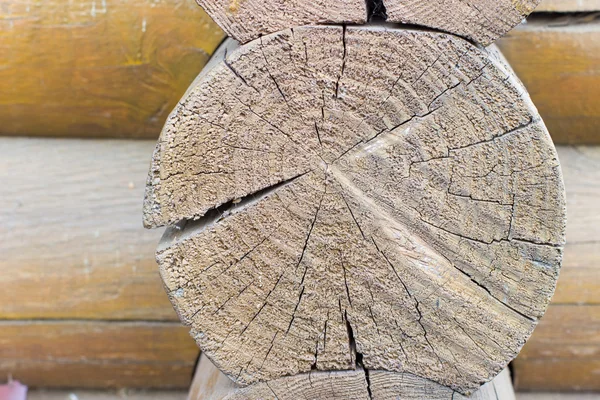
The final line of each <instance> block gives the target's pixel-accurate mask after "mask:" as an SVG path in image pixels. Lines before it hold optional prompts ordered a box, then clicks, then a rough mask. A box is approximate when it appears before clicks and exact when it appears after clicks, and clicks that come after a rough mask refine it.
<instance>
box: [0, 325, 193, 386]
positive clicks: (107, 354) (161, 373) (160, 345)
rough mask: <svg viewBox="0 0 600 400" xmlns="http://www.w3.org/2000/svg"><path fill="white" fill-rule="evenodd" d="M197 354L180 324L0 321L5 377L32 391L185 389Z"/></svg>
mask: <svg viewBox="0 0 600 400" xmlns="http://www.w3.org/2000/svg"><path fill="white" fill-rule="evenodd" d="M197 353H198V349H197V347H196V346H195V344H194V342H193V340H191V339H190V338H189V336H188V333H187V329H185V327H182V326H180V325H179V324H177V323H145V322H127V323H125V322H120V323H117V322H85V321H55V322H49V321H48V322H39V321H38V322H36V321H2V322H0V374H1V375H2V376H8V375H11V376H12V377H13V378H14V379H18V380H19V381H21V382H22V383H24V384H26V385H28V386H30V387H47V388H51V387H63V388H64V387H68V388H115V387H133V388H136V387H143V388H165V389H166V388H185V387H187V386H188V385H189V382H190V380H191V376H192V373H193V368H194V363H195V360H196V356H197Z"/></svg>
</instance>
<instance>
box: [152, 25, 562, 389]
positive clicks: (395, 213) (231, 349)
mask: <svg viewBox="0 0 600 400" xmlns="http://www.w3.org/2000/svg"><path fill="white" fill-rule="evenodd" d="M382 46H386V47H385V52H384V51H383V49H382ZM382 54H385V59H383V58H382ZM407 60H408V61H407ZM300 71H301V72H300ZM246 132H252V135H251V136H248V135H246V134H245V133H246ZM256 152H258V153H256ZM252 154H254V156H252ZM259 154H262V156H260V155H259ZM281 160H285V162H283V161H281ZM215 166H218V168H219V169H220V170H214V167H215ZM231 176H233V177H234V179H233V180H230V177H231ZM169 207H171V210H172V211H169V212H168V213H166V212H165V210H167V209H168V208H169ZM145 218H146V222H147V225H151V226H153V225H162V224H173V223H175V222H177V221H182V222H181V224H179V225H178V226H176V227H173V228H171V229H169V231H168V232H167V234H166V235H165V238H164V240H163V242H162V243H161V246H160V248H159V251H158V253H157V260H158V262H159V264H160V268H161V275H162V278H163V280H164V283H165V286H166V287H167V290H168V292H169V296H170V299H171V301H172V302H173V304H174V306H175V308H176V310H177V311H178V313H179V315H180V318H181V319H182V321H183V322H184V323H186V324H189V325H191V326H192V335H193V336H194V337H195V339H196V341H197V343H198V344H199V345H200V347H201V348H202V349H203V350H204V351H205V352H206V353H207V354H208V355H209V356H210V357H211V359H212V360H213V361H215V363H216V364H217V366H218V367H219V368H220V369H221V370H223V371H224V372H225V373H227V374H228V375H229V376H230V377H232V378H233V379H235V380H236V381H237V382H239V383H241V384H252V383H255V382H257V381H261V380H272V379H276V378H278V377H280V376H286V375H288V376H291V375H296V374H298V373H302V372H308V371H310V370H313V369H317V370H344V369H350V368H361V367H362V368H364V369H366V370H388V371H398V372H406V373H411V374H413V375H415V376H420V377H423V378H427V379H430V380H433V381H435V382H438V383H440V384H442V385H444V386H447V387H450V388H451V389H453V390H457V391H460V392H462V393H468V392H469V391H472V390H474V389H476V388H477V387H478V386H479V385H481V384H482V383H484V382H486V381H489V380H490V379H491V378H492V377H493V376H494V375H495V374H497V373H498V372H499V371H500V370H502V368H504V367H505V366H506V364H507V363H508V362H509V361H511V360H512V359H513V358H514V357H515V356H516V354H517V353H518V351H519V349H520V348H521V347H522V346H523V344H524V343H525V341H526V339H527V338H528V337H529V335H530V334H531V332H532V330H533V328H534V327H535V325H536V321H537V319H538V318H539V317H541V315H543V313H544V311H545V309H546V307H547V304H548V302H549V300H550V297H551V295H552V293H553V291H554V287H555V284H556V279H557V277H558V271H559V268H560V262H561V257H562V247H563V245H564V228H565V207H564V188H563V184H562V176H561V173H560V166H559V163H558V159H557V156H556V152H555V149H554V147H553V145H552V142H551V140H550V138H549V135H548V132H547V130H546V129H545V127H544V125H543V122H542V121H541V120H540V118H539V115H538V114H537V111H536V110H535V107H534V106H533V105H532V104H531V101H530V99H529V97H528V95H527V94H526V91H525V89H524V88H523V86H522V84H521V83H520V82H519V81H518V79H517V78H516V77H515V76H514V74H513V73H512V71H510V69H509V68H507V66H506V65H505V63H504V62H503V61H502V59H501V58H500V57H499V55H498V53H497V52H496V51H495V50H488V51H483V50H481V49H478V48H476V47H474V46H472V45H470V44H469V43H467V42H465V41H462V40H460V39H458V38H455V37H453V36H450V35H446V34H441V33H435V32H422V31H412V30H397V29H385V28H380V27H368V28H365V27H363V28H358V27H350V28H347V29H346V28H341V27H326V26H324V27H303V28H295V29H294V30H287V31H282V32H279V33H277V34H273V35H269V36H267V37H263V38H261V39H260V40H257V41H255V42H252V43H249V44H247V45H245V46H242V47H240V48H239V49H238V50H236V51H234V52H232V53H230V54H229V55H228V56H227V59H226V60H223V61H221V62H220V63H216V64H214V67H213V68H212V69H211V70H210V71H208V72H206V73H204V76H203V78H202V79H200V81H199V82H197V85H196V86H195V87H193V88H191V90H190V92H189V94H188V97H187V98H186V99H184V100H183V101H182V102H181V103H180V105H179V107H178V108H177V109H176V110H175V111H174V113H173V114H172V116H171V117H170V119H169V121H168V122H167V125H166V126H165V130H164V131H163V134H162V135H161V139H160V140H159V144H158V145H157V151H156V152H155V157H154V162H153V166H152V168H151V173H150V176H149V186H148V189H147V203H146V207H145ZM194 220H196V221H194ZM367 265H368V266H369V268H365V266H367Z"/></svg>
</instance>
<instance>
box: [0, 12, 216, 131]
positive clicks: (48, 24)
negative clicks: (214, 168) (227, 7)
mask: <svg viewBox="0 0 600 400" xmlns="http://www.w3.org/2000/svg"><path fill="white" fill-rule="evenodd" d="M222 38H223V32H222V31H221V30H220V29H218V27H217V26H216V24H214V23H213V22H212V21H211V19H210V18H209V17H208V16H207V15H206V14H205V13H204V11H202V9H201V8H200V7H198V6H197V5H196V4H194V2H193V1H186V0H131V1H129V0H74V1H66V0H51V1H41V0H32V1H24V2H23V1H16V0H1V1H0V60H2V61H1V62H0V64H1V67H0V121H1V123H0V134H2V135H36V136H77V137H81V136H103V137H105V136H108V137H136V138H140V137H146V138H156V137H157V136H158V133H159V132H160V128H161V127H162V125H163V123H164V121H165V119H166V117H167V115H168V113H169V112H170V110H171V109H172V108H173V107H174V105H175V103H176V102H177V100H178V99H179V97H180V96H181V94H182V93H183V92H184V91H185V89H186V88H187V86H188V85H189V84H190V82H191V81H192V80H193V78H194V77H195V76H196V75H197V74H198V72H199V71H200V70H201V69H202V67H203V66H204V64H205V63H206V61H207V60H208V58H209V56H210V54H211V53H212V52H213V50H214V49H215V47H216V46H217V45H218V44H219V42H220V41H221V40H222ZM32 113H33V114H35V117H32Z"/></svg>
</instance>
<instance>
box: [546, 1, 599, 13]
mask: <svg viewBox="0 0 600 400" xmlns="http://www.w3.org/2000/svg"><path fill="white" fill-rule="evenodd" d="M535 10H536V11H541V12H585V11H598V10H600V0H542V2H541V3H540V5H539V6H538V7H537V8H536V9H535Z"/></svg>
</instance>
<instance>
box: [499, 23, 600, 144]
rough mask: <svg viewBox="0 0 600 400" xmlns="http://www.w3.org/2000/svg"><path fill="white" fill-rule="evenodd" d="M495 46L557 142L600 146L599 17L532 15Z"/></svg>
mask: <svg viewBox="0 0 600 400" xmlns="http://www.w3.org/2000/svg"><path fill="white" fill-rule="evenodd" d="M498 46H499V47H500V49H501V50H502V52H503V53H504V55H505V56H506V58H507V60H508V61H509V62H510V65H511V67H512V68H513V69H514V70H515V72H516V74H517V76H518V77H519V78H520V79H521V80H522V81H523V83H524V85H525V87H526V88H527V90H528V91H529V94H530V95H531V98H532V100H533V102H534V104H535V105H536V107H537V108H538V110H539V112H540V114H541V116H542V118H543V119H544V122H545V123H546V125H547V126H548V130H549V131H550V134H551V135H552V139H553V140H554V142H555V143H557V144H600V133H599V129H598V128H599V127H600V91H599V90H598V88H599V87H600V67H599V66H600V19H599V18H598V15H596V14H594V15H588V16H572V15H570V16H562V17H558V18H552V17H548V16H537V15H533V16H531V17H530V18H529V20H528V22H527V24H524V25H520V26H519V27H518V28H516V29H515V30H513V31H512V32H510V33H509V34H508V35H507V37H505V38H503V39H500V40H499V41H498Z"/></svg>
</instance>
